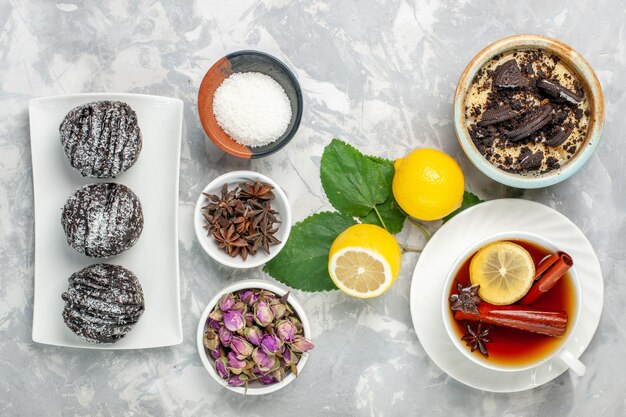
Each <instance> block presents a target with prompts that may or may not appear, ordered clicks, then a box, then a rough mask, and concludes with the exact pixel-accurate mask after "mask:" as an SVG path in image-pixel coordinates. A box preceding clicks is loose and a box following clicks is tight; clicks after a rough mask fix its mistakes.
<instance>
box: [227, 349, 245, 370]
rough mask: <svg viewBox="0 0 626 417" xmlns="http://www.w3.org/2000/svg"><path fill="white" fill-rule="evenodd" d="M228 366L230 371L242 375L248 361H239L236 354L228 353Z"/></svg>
mask: <svg viewBox="0 0 626 417" xmlns="http://www.w3.org/2000/svg"><path fill="white" fill-rule="evenodd" d="M228 366H229V367H230V371H231V372H233V373H235V374H240V373H241V371H242V370H243V368H245V367H246V361H244V360H242V359H238V358H237V355H236V354H235V352H229V353H228Z"/></svg>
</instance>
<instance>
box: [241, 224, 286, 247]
mask: <svg viewBox="0 0 626 417" xmlns="http://www.w3.org/2000/svg"><path fill="white" fill-rule="evenodd" d="M277 231H278V228H277V227H275V228H269V227H265V228H263V229H261V230H259V231H258V232H257V233H255V234H253V235H251V236H249V237H248V242H250V243H251V244H252V249H253V250H254V251H256V250H258V248H259V246H260V247H262V248H263V250H264V251H265V253H267V254H269V253H270V246H271V245H277V244H279V243H280V240H278V239H277V238H276V236H274V234H275V233H276V232H277Z"/></svg>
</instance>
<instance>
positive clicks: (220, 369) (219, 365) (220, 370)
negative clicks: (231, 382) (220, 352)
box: [215, 358, 230, 379]
mask: <svg viewBox="0 0 626 417" xmlns="http://www.w3.org/2000/svg"><path fill="white" fill-rule="evenodd" d="M227 363H228V359H226V358H220V359H218V360H216V361H215V370H216V371H217V374H218V375H219V376H220V377H221V378H222V379H228V377H229V376H230V371H229V370H228V368H227V366H226V365H227Z"/></svg>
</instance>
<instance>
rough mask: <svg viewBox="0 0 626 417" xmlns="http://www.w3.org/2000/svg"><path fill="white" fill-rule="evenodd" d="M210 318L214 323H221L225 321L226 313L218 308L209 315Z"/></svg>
mask: <svg viewBox="0 0 626 417" xmlns="http://www.w3.org/2000/svg"><path fill="white" fill-rule="evenodd" d="M209 318H211V319H212V320H214V321H217V322H220V321H222V320H224V312H223V311H222V310H221V309H219V308H216V309H215V310H213V311H211V314H209Z"/></svg>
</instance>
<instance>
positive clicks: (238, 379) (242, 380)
mask: <svg viewBox="0 0 626 417" xmlns="http://www.w3.org/2000/svg"><path fill="white" fill-rule="evenodd" d="M247 383H248V377H247V376H246V375H243V374H241V375H233V376H231V377H230V378H229V379H228V385H230V386H231V387H241V386H243V385H246V384H247Z"/></svg>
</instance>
